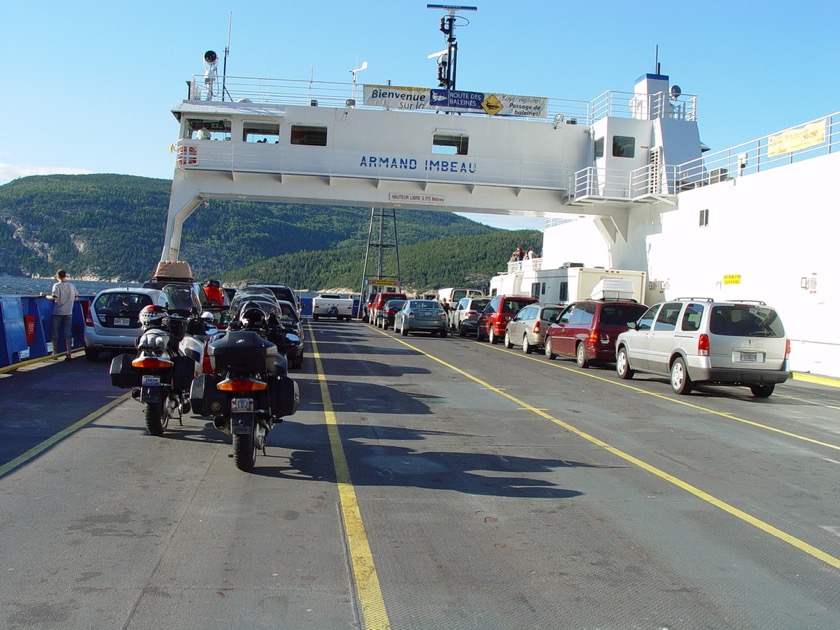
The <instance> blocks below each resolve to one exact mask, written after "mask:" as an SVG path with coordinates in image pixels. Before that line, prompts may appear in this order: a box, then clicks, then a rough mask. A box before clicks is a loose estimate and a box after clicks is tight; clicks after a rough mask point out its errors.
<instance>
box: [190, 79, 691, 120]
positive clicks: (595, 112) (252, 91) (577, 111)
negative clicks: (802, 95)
mask: <svg viewBox="0 0 840 630" xmlns="http://www.w3.org/2000/svg"><path fill="white" fill-rule="evenodd" d="M188 83H189V87H188V94H187V99H188V100H193V101H207V102H218V101H229V102H240V101H245V102H252V103H270V104H283V105H297V106H307V107H308V106H320V107H356V108H360V109H377V110H384V109H387V108H385V107H380V106H373V105H365V104H364V85H360V84H357V83H346V82H330V81H314V80H310V81H305V80H294V79H266V78H253V77H230V76H229V77H225V78H224V79H222V78H221V77H217V78H216V79H215V80H214V81H213V82H212V83H207V82H206V81H205V77H204V76H203V75H194V76H193V78H192V81H190V82H188ZM546 100H547V102H548V105H547V108H546V117H545V118H523V120H535V121H541V122H546V121H549V122H553V123H554V124H559V123H562V124H567V125H574V124H580V125H591V124H592V123H593V122H594V121H595V120H599V119H600V118H603V117H605V116H614V117H620V118H644V119H646V120H651V119H654V118H660V117H669V118H678V119H680V120H696V119H697V118H696V117H697V97H696V96H692V95H689V94H683V95H681V96H680V97H678V98H677V99H673V98H670V97H669V95H667V94H665V93H659V94H653V95H650V96H645V97H637V96H635V95H634V94H633V93H628V92H616V91H607V92H604V93H603V94H601V95H600V96H598V97H597V98H596V99H595V100H588V101H587V100H576V99H565V98H547V99H546ZM411 111H415V112H417V111H422V112H425V113H430V114H433V113H437V112H436V110H432V109H427V110H411ZM461 115H467V116H486V115H487V114H481V113H467V112H465V113H463V114H461Z"/></svg>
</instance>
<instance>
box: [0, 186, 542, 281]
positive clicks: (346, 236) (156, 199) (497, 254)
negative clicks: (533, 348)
mask: <svg viewBox="0 0 840 630" xmlns="http://www.w3.org/2000/svg"><path fill="white" fill-rule="evenodd" d="M170 186H171V182H170V181H169V180H163V179H150V178H143V177H134V176H128V175H112V174H99V175H46V176H33V177H25V178H21V179H17V180H15V181H13V182H9V183H8V184H5V185H3V186H0V273H7V274H10V275H15V276H43V277H49V276H51V275H52V274H53V273H54V272H55V269H56V268H57V267H64V268H65V269H67V270H68V272H69V273H70V275H71V276H72V277H75V278H81V277H88V278H96V279H109V280H110V279H118V280H126V281H139V280H144V279H147V278H148V277H149V274H150V272H151V270H152V269H153V268H154V267H155V264H156V263H157V261H158V259H159V258H160V253H161V250H162V248H163V234H164V230H165V227H166V210H167V207H168V203H169V189H170ZM396 216H397V229H398V238H399V244H400V256H401V263H402V264H401V270H402V273H403V279H404V280H405V281H409V279H410V282H412V284H414V285H415V286H425V284H427V283H428V285H429V286H431V285H437V286H445V285H446V284H447V283H450V284H461V283H463V282H466V279H465V278H466V276H467V275H468V274H472V273H476V274H479V275H488V274H489V275H492V274H493V273H495V272H496V271H498V270H499V269H501V268H502V266H503V263H504V262H505V261H506V260H507V257H508V256H509V255H510V251H511V250H512V249H513V248H514V247H515V246H516V245H530V244H534V245H539V243H540V240H541V238H540V235H539V232H533V231H526V232H507V231H504V230H497V229H495V228H490V227H487V226H484V225H481V224H479V223H476V222H475V221H470V220H469V219H465V218H462V217H459V216H457V215H455V214H452V213H448V212H439V211H419V210H403V209H400V210H397V213H396ZM369 221H370V208H347V207H335V206H312V205H300V204H272V203H252V202H244V201H212V202H211V203H210V204H209V206H206V207H201V208H200V209H199V210H197V211H196V212H195V213H194V214H193V215H192V216H191V217H190V218H189V219H188V220H187V221H186V222H185V223H184V230H183V241H182V246H181V252H182V258H185V259H187V260H189V261H190V263H191V264H192V266H193V269H194V271H195V273H196V276H197V277H198V278H199V279H205V278H209V277H222V278H224V279H225V280H228V281H237V280H242V279H246V278H251V279H261V280H265V281H269V280H271V281H284V282H288V283H290V284H293V285H294V286H298V287H310V288H324V287H327V286H350V287H353V286H357V285H358V284H359V283H360V281H361V276H362V265H363V262H364V260H363V259H364V251H365V246H366V244H367V240H368V228H369ZM387 227H388V228H389V229H390V228H391V226H387ZM438 239H443V240H441V241H440V243H430V242H431V241H436V240H438ZM474 239H478V240H474ZM371 264H372V265H374V267H375V264H376V263H375V260H374V257H373V255H372V256H371V262H370V263H369V271H368V273H369V274H371V273H373V268H372V267H371V266H370V265H371ZM395 271H396V269H395V268H394V270H393V271H388V270H385V273H386V274H388V273H395ZM415 283H416V284H415ZM441 283H442V284H441Z"/></svg>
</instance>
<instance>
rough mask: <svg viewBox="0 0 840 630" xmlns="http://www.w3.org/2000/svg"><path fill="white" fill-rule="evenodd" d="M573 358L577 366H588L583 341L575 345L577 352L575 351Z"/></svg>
mask: <svg viewBox="0 0 840 630" xmlns="http://www.w3.org/2000/svg"><path fill="white" fill-rule="evenodd" d="M575 360H576V361H577V364H578V367H581V368H588V367H589V361H587V360H586V348H584V347H583V343H579V344H578V346H577V352H575Z"/></svg>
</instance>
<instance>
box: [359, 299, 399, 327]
mask: <svg viewBox="0 0 840 630" xmlns="http://www.w3.org/2000/svg"><path fill="white" fill-rule="evenodd" d="M405 299H408V296H407V295H406V294H405V293H377V294H376V295H374V296H373V299H372V300H371V301H370V304H369V305H368V307H367V321H368V323H370V324H375V323H376V313H377V311H378V310H379V309H381V308H382V307H383V306H385V302H387V301H388V300H405Z"/></svg>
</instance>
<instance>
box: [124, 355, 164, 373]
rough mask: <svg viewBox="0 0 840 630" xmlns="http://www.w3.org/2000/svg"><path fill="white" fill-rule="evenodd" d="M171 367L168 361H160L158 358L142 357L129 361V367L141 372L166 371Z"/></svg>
mask: <svg viewBox="0 0 840 630" xmlns="http://www.w3.org/2000/svg"><path fill="white" fill-rule="evenodd" d="M172 365H173V363H172V361H170V360H169V359H161V358H159V357H142V358H137V359H134V360H132V361H131V367H136V368H140V369H141V370H166V369H169V368H171V367H172Z"/></svg>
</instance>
